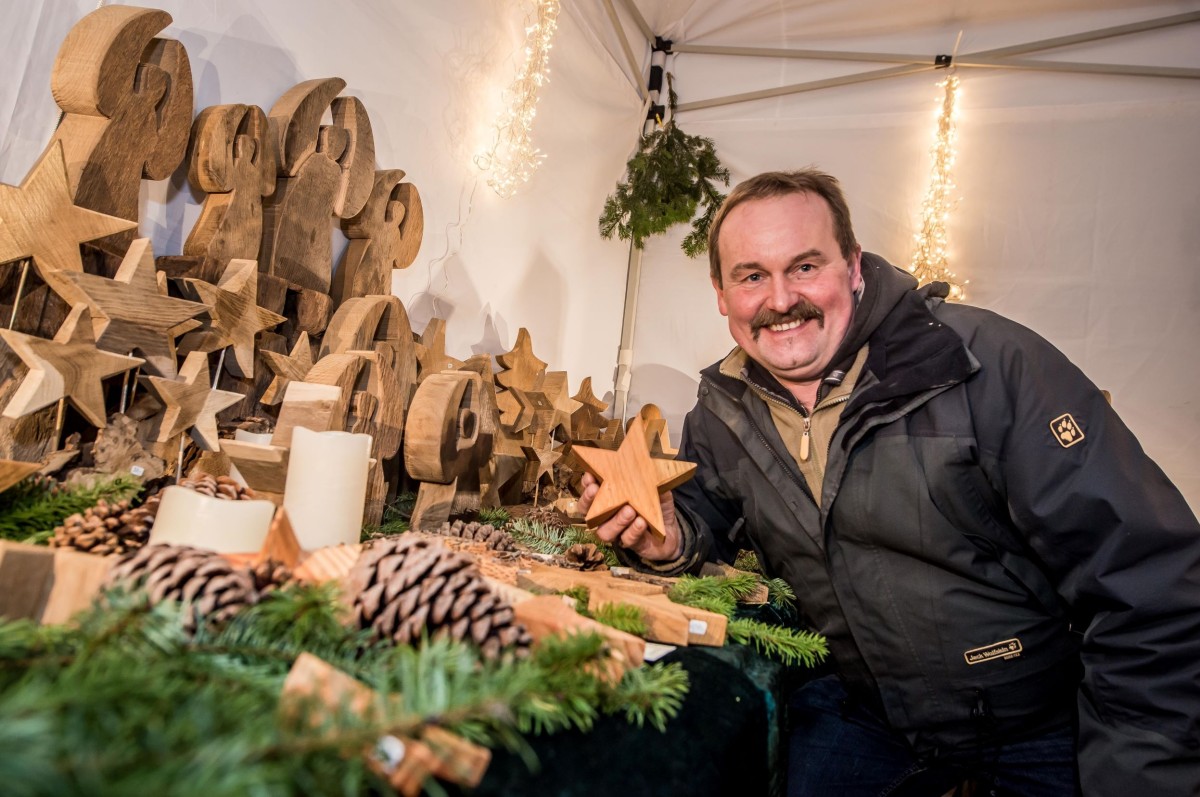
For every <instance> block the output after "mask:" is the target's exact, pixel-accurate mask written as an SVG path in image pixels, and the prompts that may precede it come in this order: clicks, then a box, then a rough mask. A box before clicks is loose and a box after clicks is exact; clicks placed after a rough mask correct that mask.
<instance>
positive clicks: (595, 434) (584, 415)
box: [571, 376, 608, 440]
mask: <svg viewBox="0 0 1200 797" xmlns="http://www.w3.org/2000/svg"><path fill="white" fill-rule="evenodd" d="M571 398H573V399H574V400H575V401H577V402H579V408H578V409H576V410H575V411H574V412H573V413H571V439H572V440H596V439H597V438H599V437H600V432H601V431H602V430H603V429H604V428H605V423H606V422H605V418H604V416H603V415H601V413H603V412H604V411H605V410H607V409H608V405H607V404H605V403H604V402H603V401H601V400H600V399H598V398H596V394H595V393H593V392H592V378H591V377H590V376H587V377H584V379H583V381H582V382H580V383H579V390H577V391H576V392H575V395H574V396H572V397H571Z"/></svg>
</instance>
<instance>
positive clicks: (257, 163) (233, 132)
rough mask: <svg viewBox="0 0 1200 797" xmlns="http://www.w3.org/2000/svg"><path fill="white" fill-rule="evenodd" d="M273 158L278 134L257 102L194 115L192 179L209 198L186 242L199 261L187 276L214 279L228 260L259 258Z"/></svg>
mask: <svg viewBox="0 0 1200 797" xmlns="http://www.w3.org/2000/svg"><path fill="white" fill-rule="evenodd" d="M275 162H276V157H275V138H274V137H273V136H272V135H271V133H270V129H269V126H268V124H267V115H266V114H265V113H263V111H262V109H261V108H259V107H258V106H256V105H214V106H211V107H209V108H205V109H204V110H203V111H201V112H200V115H199V116H197V117H196V121H195V122H194V123H193V124H192V143H191V157H190V160H189V163H188V182H189V183H191V185H192V188H194V189H196V190H197V191H203V192H204V193H205V194H206V195H207V196H205V198H204V207H203V208H202V209H201V210H200V218H199V219H198V220H197V221H196V225H195V226H194V227H192V231H191V233H190V234H189V235H188V238H187V240H186V241H185V242H184V244H183V254H184V256H185V257H192V258H195V259H196V260H197V264H196V266H195V267H194V268H193V269H192V270H191V271H190V272H189V273H188V275H187V276H190V277H196V278H198V279H202V280H205V281H206V282H216V281H217V280H219V279H220V277H221V272H222V271H224V269H225V264H226V263H228V262H229V261H230V260H254V261H257V260H258V250H259V247H260V246H261V245H262V232H263V197H267V196H270V195H271V194H272V193H274V191H275ZM280 304H281V306H282V302H281V303H280Z"/></svg>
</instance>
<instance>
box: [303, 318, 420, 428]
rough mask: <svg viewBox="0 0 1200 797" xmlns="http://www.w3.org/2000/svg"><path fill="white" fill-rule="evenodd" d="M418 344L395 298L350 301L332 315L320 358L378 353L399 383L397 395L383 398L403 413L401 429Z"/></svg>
mask: <svg viewBox="0 0 1200 797" xmlns="http://www.w3.org/2000/svg"><path fill="white" fill-rule="evenodd" d="M415 347H416V344H415V343H414V342H413V334H412V326H411V325H410V324H409V320H408V311H407V310H405V309H404V304H403V303H402V302H401V301H400V300H399V299H398V298H396V297H395V296H361V297H356V298H354V299H348V300H347V301H345V302H343V303H342V306H341V307H339V308H338V309H337V312H336V313H334V314H333V318H332V319H330V321H329V328H328V329H327V330H326V331H325V335H324V337H322V339H321V351H320V356H321V357H325V356H327V355H329V354H341V353H345V352H349V351H367V350H371V351H375V352H378V353H379V355H380V357H381V358H382V362H384V363H385V364H386V365H388V366H389V367H390V368H391V369H392V372H393V374H394V375H395V379H396V392H395V393H393V394H390V395H388V396H386V397H385V398H384V400H386V401H388V402H391V403H392V404H394V405H395V407H396V409H398V410H399V412H400V416H399V417H400V427H401V428H403V426H404V417H405V413H407V412H408V406H409V403H410V402H411V401H412V395H413V390H414V389H415V388H416V384H417V358H416V351H415Z"/></svg>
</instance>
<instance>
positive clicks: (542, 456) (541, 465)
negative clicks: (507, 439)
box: [521, 446, 562, 484]
mask: <svg viewBox="0 0 1200 797" xmlns="http://www.w3.org/2000/svg"><path fill="white" fill-rule="evenodd" d="M521 451H523V452H524V453H525V459H527V460H528V461H529V462H530V463H531V466H532V467H533V468H534V470H535V471H536V472H535V473H534V476H533V478H532V479H530V480H529V481H530V482H532V483H533V484H537V483H539V482H540V481H541V480H542V477H543V476H546V475H549V476H550V478H551V479H553V478H554V463H555V462H558V460H559V459H561V458H562V451H551V450H550V449H548V448H542V449H538V448H534V447H533V446H521Z"/></svg>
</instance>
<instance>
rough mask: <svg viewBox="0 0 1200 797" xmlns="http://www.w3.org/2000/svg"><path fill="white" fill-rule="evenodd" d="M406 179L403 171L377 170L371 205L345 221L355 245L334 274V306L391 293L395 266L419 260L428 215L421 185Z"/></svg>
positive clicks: (351, 246) (347, 232)
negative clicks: (426, 215) (357, 298)
mask: <svg viewBox="0 0 1200 797" xmlns="http://www.w3.org/2000/svg"><path fill="white" fill-rule="evenodd" d="M403 179H404V172H403V171H401V170H399V169H384V170H380V171H377V172H375V180H374V184H373V185H372V187H371V195H370V197H369V198H368V199H367V203H366V204H365V205H363V208H362V210H360V211H359V212H358V214H357V215H355V216H353V217H352V218H349V219H346V220H345V221H343V222H342V231H343V232H344V233H345V234H346V237H347V238H349V239H350V243H349V245H348V246H347V247H346V251H345V252H344V253H343V255H342V260H341V263H340V264H339V265H338V268H337V271H336V272H335V273H334V277H333V298H334V303H335V304H341V303H342V302H343V301H345V300H346V299H352V298H354V297H355V296H372V295H379V294H389V293H391V292H392V270H393V269H403V268H408V267H409V266H411V265H412V262H413V261H414V260H416V259H417V251H418V250H420V248H421V237H422V235H424V231H425V215H424V212H423V211H422V209H421V195H420V194H419V193H417V187H416V186H415V185H413V184H412V183H402V182H400V181H401V180H403Z"/></svg>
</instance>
